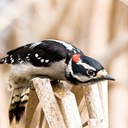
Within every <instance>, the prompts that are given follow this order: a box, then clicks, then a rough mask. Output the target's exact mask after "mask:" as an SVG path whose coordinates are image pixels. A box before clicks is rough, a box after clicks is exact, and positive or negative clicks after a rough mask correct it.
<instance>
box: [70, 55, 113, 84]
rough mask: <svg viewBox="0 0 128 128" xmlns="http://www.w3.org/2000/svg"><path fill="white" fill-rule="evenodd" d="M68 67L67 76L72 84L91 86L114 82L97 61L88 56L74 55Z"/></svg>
mask: <svg viewBox="0 0 128 128" xmlns="http://www.w3.org/2000/svg"><path fill="white" fill-rule="evenodd" d="M70 65H71V66H70ZM70 65H69V68H68V69H69V70H70V71H68V76H69V77H70V78H69V79H70V81H71V82H72V81H73V83H76V84H79V83H85V84H93V83H96V82H98V81H103V80H114V79H113V78H112V77H110V76H109V75H108V74H107V72H106V70H105V69H104V67H103V66H102V65H101V64H100V63H99V62H98V61H97V60H95V59H93V58H90V57H88V56H80V55H79V54H74V55H73V56H72V59H71V62H70Z"/></svg>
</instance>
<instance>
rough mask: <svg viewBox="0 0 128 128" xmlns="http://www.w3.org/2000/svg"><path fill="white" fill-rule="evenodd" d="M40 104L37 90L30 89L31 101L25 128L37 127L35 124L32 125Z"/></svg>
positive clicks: (28, 106)
mask: <svg viewBox="0 0 128 128" xmlns="http://www.w3.org/2000/svg"><path fill="white" fill-rule="evenodd" d="M38 102H39V99H38V97H37V94H36V92H35V89H34V88H33V89H30V92H29V100H28V104H27V111H26V123H25V128H31V126H32V125H35V123H32V118H33V115H34V112H35V110H36V107H37V105H38ZM33 127H34V126H33Z"/></svg>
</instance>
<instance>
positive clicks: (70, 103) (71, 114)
mask: <svg viewBox="0 0 128 128" xmlns="http://www.w3.org/2000/svg"><path fill="white" fill-rule="evenodd" d="M52 85H53V91H54V93H55V95H56V97H57V101H58V103H59V105H60V109H61V111H62V114H63V117H64V120H65V123H66V126H67V127H68V128H72V127H76V128H82V122H81V118H80V114H79V111H78V107H77V103H76V99H75V95H74V94H73V93H72V92H70V91H69V90H67V89H66V88H64V86H63V84H62V83H59V82H56V83H52Z"/></svg>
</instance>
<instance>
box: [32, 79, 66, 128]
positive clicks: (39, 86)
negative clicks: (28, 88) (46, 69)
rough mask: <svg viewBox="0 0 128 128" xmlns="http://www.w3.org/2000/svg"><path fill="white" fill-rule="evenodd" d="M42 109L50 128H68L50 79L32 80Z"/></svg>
mask: <svg viewBox="0 0 128 128" xmlns="http://www.w3.org/2000/svg"><path fill="white" fill-rule="evenodd" d="M32 82H33V85H34V87H35V90H36V93H37V96H38V98H39V101H40V104H41V107H42V109H43V111H44V115H45V117H46V120H47V122H48V124H49V127H50V128H58V127H59V128H66V126H65V123H64V119H63V116H62V114H61V111H60V108H59V105H58V103H57V100H56V98H55V95H54V93H53V90H52V86H51V84H50V80H49V79H40V78H34V79H33V80H32Z"/></svg>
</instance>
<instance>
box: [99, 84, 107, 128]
mask: <svg viewBox="0 0 128 128" xmlns="http://www.w3.org/2000/svg"><path fill="white" fill-rule="evenodd" d="M98 87H99V92H100V97H101V103H102V107H103V113H104V123H105V126H106V128H108V127H109V124H108V81H102V82H99V83H98Z"/></svg>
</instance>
